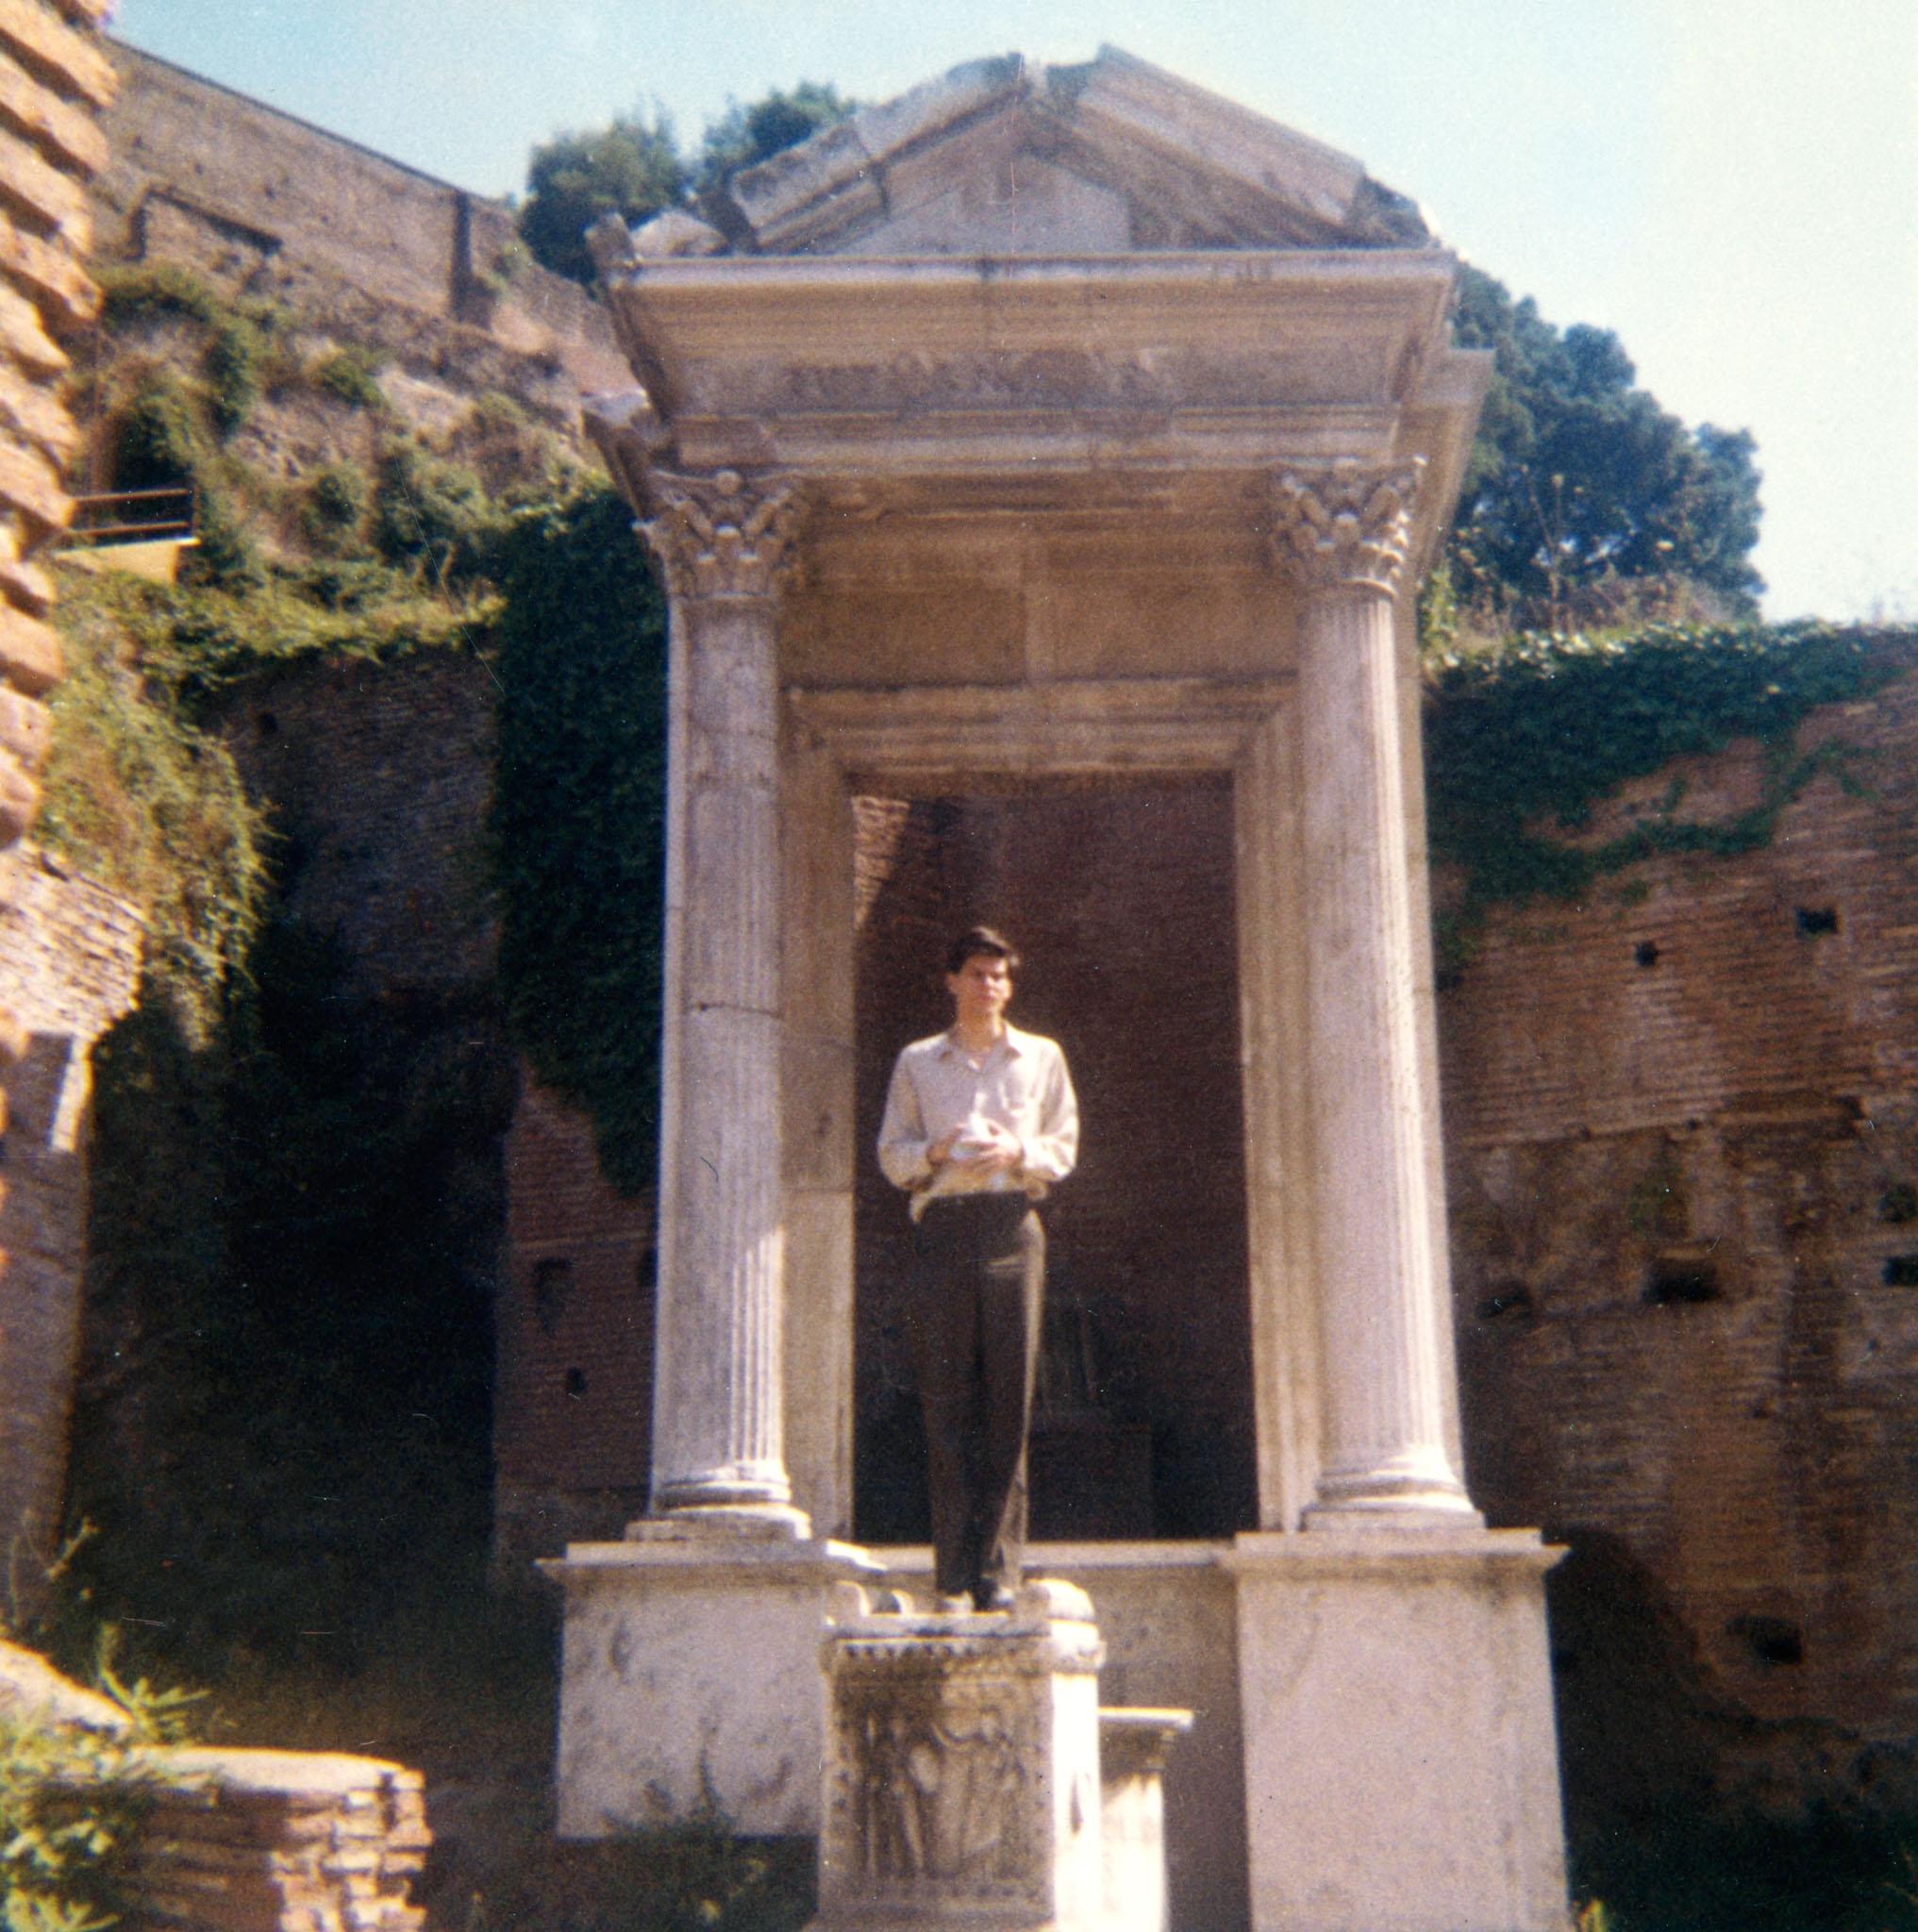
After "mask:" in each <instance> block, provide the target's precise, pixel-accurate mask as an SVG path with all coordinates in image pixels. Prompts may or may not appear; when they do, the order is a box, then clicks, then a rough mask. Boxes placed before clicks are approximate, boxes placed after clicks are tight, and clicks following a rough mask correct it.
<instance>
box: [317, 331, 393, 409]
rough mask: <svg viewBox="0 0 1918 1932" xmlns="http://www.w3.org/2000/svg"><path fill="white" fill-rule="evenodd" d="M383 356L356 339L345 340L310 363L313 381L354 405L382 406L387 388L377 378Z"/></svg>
mask: <svg viewBox="0 0 1918 1932" xmlns="http://www.w3.org/2000/svg"><path fill="white" fill-rule="evenodd" d="M383 360H384V358H382V357H381V356H379V355H378V354H377V353H376V352H375V351H374V350H372V349H367V348H363V347H361V346H360V345H359V343H358V342H347V343H344V344H343V345H342V346H341V347H340V348H337V349H334V350H332V351H331V352H330V353H329V354H327V355H325V356H323V357H322V358H320V360H319V361H318V362H316V363H315V364H314V365H313V369H312V380H313V385H314V387H315V388H317V389H322V390H325V392H326V393H327V394H328V395H330V396H335V397H337V398H338V399H339V400H340V401H341V402H342V403H350V404H351V405H352V406H353V408H356V409H381V408H385V407H386V391H384V390H382V389H381V388H380V386H379V379H378V378H379V371H380V368H381V365H382V362H383Z"/></svg>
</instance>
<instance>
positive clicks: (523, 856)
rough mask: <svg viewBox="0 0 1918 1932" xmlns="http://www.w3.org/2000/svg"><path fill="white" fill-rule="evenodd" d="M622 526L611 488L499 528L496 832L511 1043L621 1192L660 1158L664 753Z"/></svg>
mask: <svg viewBox="0 0 1918 1932" xmlns="http://www.w3.org/2000/svg"><path fill="white" fill-rule="evenodd" d="M631 523H632V513H631V511H630V510H629V509H628V508H627V507H626V506H625V503H624V502H623V501H622V500H621V499H620V497H619V496H618V495H617V494H616V493H615V492H614V491H612V490H611V489H610V488H603V489H600V490H598V491H590V492H588V493H586V494H583V495H580V496H578V497H575V498H574V499H572V500H571V501H570V502H567V503H563V504H556V505H550V506H547V507H545V508H530V509H528V510H526V511H525V512H524V513H523V514H522V515H521V517H520V518H519V520H518V521H517V522H516V523H515V525H513V527H512V529H511V531H510V532H509V536H508V539H507V541H506V543H505V544H504V546H503V550H502V558H501V570H500V582H501V591H502V598H503V601H502V606H501V611H500V618H499V656H498V659H497V666H498V671H499V677H500V685H501V699H500V709H499V752H498V758H499V765H498V776H497V789H496V791H495V794H494V802H493V812H492V827H491V841H492V853H493V866H494V874H495V877H496V880H497V883H498V891H499V901H500V914H501V929H500V952H499V971H500V982H501V991H502V994H503V996H504V998H505V1001H506V1008H507V1013H508V1016H509V1021H510V1023H511V1025H512V1029H513V1033H514V1037H515V1038H516V1039H517V1041H519V1043H520V1045H521V1048H522V1049H523V1051H524V1052H525V1055H526V1058H527V1059H528V1061H529V1062H530V1064H531V1065H532V1067H533V1070H534V1071H535V1072H536V1073H537V1074H539V1075H540V1077H541V1078H542V1080H544V1081H546V1082H548V1083H549V1084H550V1085H551V1086H552V1087H554V1088H555V1089H556V1090H557V1091H559V1092H560V1093H563V1094H565V1095H566V1096H567V1097H568V1098H569V1099H571V1100H574V1101H575V1102H576V1103H577V1104H579V1105H580V1106H581V1107H583V1108H585V1109H586V1110H587V1111H588V1113H589V1114H591V1116H592V1122H593V1125H594V1129H595V1132H596V1136H597V1142H598V1147H599V1155H600V1162H601V1165H602V1166H603V1168H604V1169H605V1171H606V1174H607V1175H608V1177H609V1179H610V1180H611V1181H612V1182H613V1184H614V1185H615V1186H617V1187H620V1188H622V1189H625V1190H626V1191H636V1190H638V1189H640V1188H642V1187H644V1186H645V1185H647V1184H648V1183H649V1182H650V1180H651V1178H652V1174H653V1167H654V1135H655V1132H656V1128H657V1119H658V1087H659V1068H658V1057H659V998H660V990H659V989H660V981H659V972H660V938H659V928H660V908H661V904H662V897H661V895H662V891H663V853H662V850H661V846H662V843H663V836H664V815H665V758H666V750H665V661H666V659H665V607H664V601H663V599H662V598H661V597H660V594H659V588H658V585H657V582H656V580H655V578H654V576H653V575H652V572H651V569H650V567H649V566H648V564H647V561H646V558H645V557H644V555H643V554H642V550H641V548H640V545H639V542H638V541H637V540H636V539H635V538H634V536H633V533H632V527H631Z"/></svg>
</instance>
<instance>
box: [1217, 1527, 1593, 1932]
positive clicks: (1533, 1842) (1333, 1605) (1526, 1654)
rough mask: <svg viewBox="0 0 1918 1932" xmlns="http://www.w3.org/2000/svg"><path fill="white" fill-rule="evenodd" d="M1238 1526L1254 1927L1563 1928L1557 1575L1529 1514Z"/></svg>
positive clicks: (1512, 1931)
mask: <svg viewBox="0 0 1918 1932" xmlns="http://www.w3.org/2000/svg"><path fill="white" fill-rule="evenodd" d="M1340 1526H1343V1525H1339V1524H1335V1523H1334V1522H1333V1521H1332V1520H1331V1519H1330V1518H1329V1517H1328V1518H1326V1519H1324V1520H1322V1521H1321V1522H1320V1523H1318V1524H1315V1525H1314V1529H1313V1533H1312V1534H1310V1535H1308V1536H1286V1535H1279V1534H1274V1533H1260V1534H1254V1535H1247V1536H1242V1537H1240V1538H1239V1539H1238V1540H1237V1541H1236V1542H1235V1543H1234V1545H1233V1548H1232V1552H1231V1554H1230V1555H1229V1556H1228V1557H1226V1559H1225V1560H1226V1567H1227V1568H1228V1569H1230V1570H1232V1571H1233V1572H1234V1573H1235V1574H1236V1576H1237V1579H1238V1595H1239V1606H1238V1609H1239V1616H1238V1623H1239V1673H1240V1699H1241V1715H1242V1720H1243V1725H1244V1750H1245V1818H1246V1831H1247V1837H1248V1840H1249V1846H1248V1849H1249V1855H1250V1856H1249V1863H1250V1880H1251V1898H1252V1912H1251V1922H1252V1925H1253V1928H1254V1932H1563V1927H1564V1924H1565V1913H1566V1903H1565V1858H1564V1830H1563V1824H1562V1822H1561V1816H1560V1809H1559V1764H1558V1739H1557V1732H1556V1727H1555V1724H1554V1717H1553V1709H1552V1681H1551V1665H1550V1657H1549V1652H1548V1648H1547V1644H1546V1637H1545V1604H1544V1574H1545V1572H1546V1571H1547V1570H1548V1569H1550V1568H1551V1566H1552V1565H1553V1563H1555V1562H1556V1561H1557V1560H1558V1558H1559V1555H1560V1554H1561V1553H1560V1552H1559V1551H1557V1550H1554V1549H1548V1548H1546V1547H1545V1546H1544V1545H1543V1543H1542V1542H1541V1541H1540V1540H1539V1538H1538V1537H1537V1535H1536V1534H1534V1533H1533V1532H1531V1531H1528V1530H1474V1529H1473V1528H1472V1527H1470V1526H1469V1525H1465V1526H1462V1527H1459V1528H1453V1529H1444V1528H1435V1527H1433V1526H1432V1524H1431V1523H1430V1520H1429V1519H1428V1518H1427V1519H1425V1520H1424V1521H1423V1522H1422V1523H1420V1524H1417V1525H1416V1526H1414V1525H1411V1524H1389V1525H1388V1524H1372V1525H1370V1526H1368V1527H1367V1528H1366V1529H1365V1530H1364V1531H1363V1532H1362V1533H1358V1532H1355V1533H1354V1534H1351V1535H1347V1536H1341V1535H1339V1534H1337V1528H1338V1527H1340Z"/></svg>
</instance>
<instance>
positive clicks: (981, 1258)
mask: <svg viewBox="0 0 1918 1932" xmlns="http://www.w3.org/2000/svg"><path fill="white" fill-rule="evenodd" d="M1044 1291H1045V1233H1044V1230H1043V1229H1042V1227H1041V1226H1040V1224H1039V1216H1038V1215H1037V1214H1035V1213H1034V1212H1033V1211H1032V1208H1031V1205H1030V1203H1029V1202H1027V1200H1026V1196H1025V1195H1024V1194H962V1195H959V1196H957V1197H956V1198H953V1199H950V1200H943V1201H933V1202H930V1203H928V1204H927V1206H926V1212H925V1214H924V1215H922V1216H921V1218H920V1221H919V1224H918V1225H917V1227H916V1228H915V1229H914V1231H913V1268H912V1280H911V1284H910V1287H909V1291H908V1303H907V1306H908V1309H909V1314H908V1331H909V1338H910V1341H911V1344H912V1357H913V1362H914V1365H915V1367H916V1369H917V1371H918V1375H919V1403H920V1407H921V1410H922V1411H923V1413H924V1415H925V1418H926V1477H927V1485H928V1487H929V1489H930V1491H931V1496H932V1548H933V1557H934V1574H935V1578H936V1583H937V1587H938V1589H939V1591H940V1593H941V1594H942V1595H943V1596H960V1595H966V1594H978V1593H983V1592H985V1591H991V1590H992V1589H995V1588H999V1589H1005V1590H1014V1589H1016V1588H1017V1587H1018V1583H1019V1567H1020V1563H1021V1561H1022V1560H1023V1558H1024V1557H1025V1554H1026V1424H1027V1422H1028V1420H1029V1418H1030V1416H1031V1412H1032V1378H1033V1373H1034V1370H1035V1369H1036V1367H1037V1365H1038V1358H1039V1319H1040V1305H1041V1301H1042V1297H1043V1295H1044Z"/></svg>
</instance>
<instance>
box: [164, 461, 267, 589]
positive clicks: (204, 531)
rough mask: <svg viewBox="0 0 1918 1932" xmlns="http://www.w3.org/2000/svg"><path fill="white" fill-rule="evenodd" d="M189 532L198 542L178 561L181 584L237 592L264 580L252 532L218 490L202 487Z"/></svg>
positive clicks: (263, 572)
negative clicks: (203, 585) (192, 533)
mask: <svg viewBox="0 0 1918 1932" xmlns="http://www.w3.org/2000/svg"><path fill="white" fill-rule="evenodd" d="M193 529H194V535H195V536H196V537H197V538H198V540H199V541H197V542H196V543H195V545H194V546H193V548H192V549H191V550H190V551H188V552H187V553H186V556H185V557H184V558H182V560H181V563H180V581H181V583H183V584H211V585H214V586H216V587H217V588H219V589H221V590H225V591H238V590H250V589H253V588H255V587H256V586H258V585H259V584H262V583H264V582H265V581H266V568H265V566H264V565H263V564H262V563H261V561H260V558H259V544H258V543H257V542H256V541H254V536H253V532H252V531H251V530H249V529H248V528H247V527H246V525H244V524H242V522H241V521H240V520H239V519H238V518H237V517H236V516H235V515H234V514H233V510H232V508H231V506H230V505H229V504H228V503H227V501H226V499H225V497H224V496H223V495H221V494H220V492H219V491H214V490H208V489H206V488H205V487H204V486H203V487H202V489H201V491H200V496H199V503H198V506H197V508H196V509H195V512H194V518H193Z"/></svg>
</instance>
